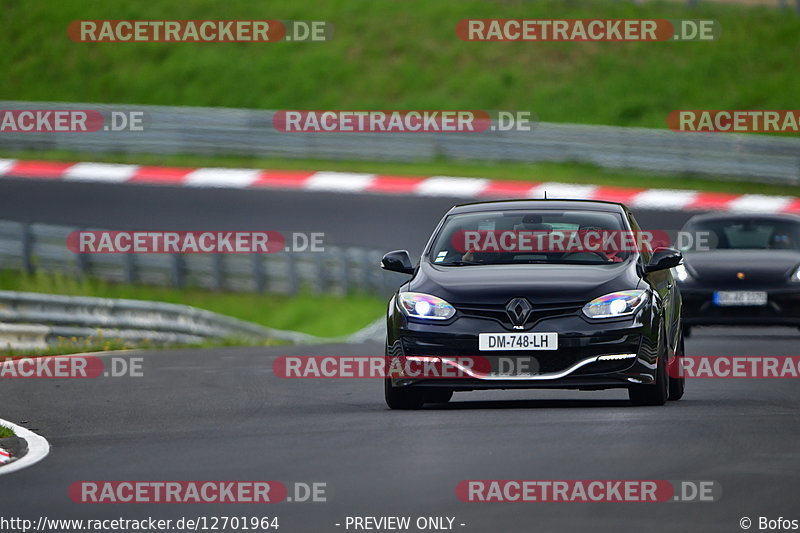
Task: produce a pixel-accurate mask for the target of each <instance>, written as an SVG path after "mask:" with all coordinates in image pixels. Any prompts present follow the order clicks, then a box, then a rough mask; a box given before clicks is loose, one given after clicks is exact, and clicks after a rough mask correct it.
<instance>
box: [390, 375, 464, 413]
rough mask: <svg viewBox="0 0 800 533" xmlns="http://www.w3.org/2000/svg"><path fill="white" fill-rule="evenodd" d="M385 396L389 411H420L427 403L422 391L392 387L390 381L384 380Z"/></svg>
mask: <svg viewBox="0 0 800 533" xmlns="http://www.w3.org/2000/svg"><path fill="white" fill-rule="evenodd" d="M383 396H384V398H385V399H386V405H388V406H389V409H406V410H407V409H420V408H421V407H422V406H423V404H424V403H425V398H424V397H423V395H422V392H421V391H419V390H415V389H408V388H400V387H392V381H391V380H390V379H384V380H383ZM448 400H449V398H448Z"/></svg>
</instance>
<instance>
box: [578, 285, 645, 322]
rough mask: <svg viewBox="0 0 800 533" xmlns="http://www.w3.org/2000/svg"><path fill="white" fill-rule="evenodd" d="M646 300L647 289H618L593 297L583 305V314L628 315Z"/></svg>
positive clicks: (612, 316)
mask: <svg viewBox="0 0 800 533" xmlns="http://www.w3.org/2000/svg"><path fill="white" fill-rule="evenodd" d="M646 301H647V291H644V290H633V291H619V292H612V293H611V294H606V295H603V296H600V297H599V298H595V299H594V300H592V301H591V302H589V303H588V304H586V305H584V306H583V314H584V315H586V316H588V317H589V318H618V317H623V316H629V315H632V314H634V313H635V312H636V311H638V310H639V308H640V307H642V305H644V303H645V302H646Z"/></svg>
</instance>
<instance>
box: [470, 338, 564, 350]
mask: <svg viewBox="0 0 800 533" xmlns="http://www.w3.org/2000/svg"><path fill="white" fill-rule="evenodd" d="M478 349H479V350H480V351H482V352H486V351H492V350H557V349H558V333H480V334H479V335H478Z"/></svg>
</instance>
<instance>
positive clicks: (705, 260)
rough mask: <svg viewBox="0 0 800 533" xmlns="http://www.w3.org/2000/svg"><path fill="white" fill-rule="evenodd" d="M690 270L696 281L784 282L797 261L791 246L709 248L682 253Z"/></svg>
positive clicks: (795, 252) (798, 253)
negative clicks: (741, 278) (749, 248)
mask: <svg viewBox="0 0 800 533" xmlns="http://www.w3.org/2000/svg"><path fill="white" fill-rule="evenodd" d="M684 264H685V266H686V269H687V270H688V271H689V274H690V275H691V276H692V277H693V278H694V279H695V280H697V281H705V282H731V283H735V282H737V281H739V278H738V277H737V275H738V274H739V273H740V272H741V273H742V274H743V275H744V279H743V280H741V281H743V282H750V283H773V284H774V283H783V282H785V281H786V280H787V279H788V278H789V276H791V273H792V271H793V270H794V269H795V268H796V267H797V265H798V264H800V252H798V251H794V250H711V251H708V252H690V253H687V254H685V255H684Z"/></svg>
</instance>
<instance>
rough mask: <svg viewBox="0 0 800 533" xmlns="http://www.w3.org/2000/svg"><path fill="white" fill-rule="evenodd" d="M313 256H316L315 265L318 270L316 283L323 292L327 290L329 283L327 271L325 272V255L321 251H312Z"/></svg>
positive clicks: (319, 290)
mask: <svg viewBox="0 0 800 533" xmlns="http://www.w3.org/2000/svg"><path fill="white" fill-rule="evenodd" d="M311 254H312V257H313V258H314V267H315V270H316V271H317V280H316V281H317V282H316V283H315V284H314V285H315V286H316V289H317V292H319V293H323V292H326V291H325V289H326V285H327V277H328V276H327V272H325V256H324V255H323V254H322V253H320V252H311Z"/></svg>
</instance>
